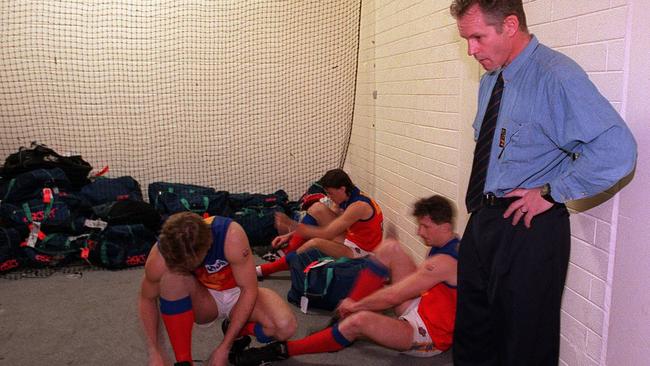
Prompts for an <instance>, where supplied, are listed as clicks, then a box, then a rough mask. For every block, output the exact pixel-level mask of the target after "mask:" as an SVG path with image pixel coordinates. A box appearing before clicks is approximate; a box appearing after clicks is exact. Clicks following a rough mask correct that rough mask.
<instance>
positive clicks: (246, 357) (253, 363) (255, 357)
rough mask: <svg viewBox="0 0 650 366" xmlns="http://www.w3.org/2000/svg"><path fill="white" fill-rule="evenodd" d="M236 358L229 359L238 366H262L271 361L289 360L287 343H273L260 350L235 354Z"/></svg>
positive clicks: (254, 349) (250, 349)
mask: <svg viewBox="0 0 650 366" xmlns="http://www.w3.org/2000/svg"><path fill="white" fill-rule="evenodd" d="M232 355H233V356H234V357H233V358H229V360H230V362H231V363H233V364H234V365H236V366H260V365H264V364H266V363H267V362H271V361H282V360H286V359H287V358H289V355H288V354H287V343H286V342H272V343H269V344H267V345H266V346H263V347H259V348H249V349H247V350H244V351H241V352H238V353H233V354H232Z"/></svg>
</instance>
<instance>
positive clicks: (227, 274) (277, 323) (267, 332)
mask: <svg viewBox="0 0 650 366" xmlns="http://www.w3.org/2000/svg"><path fill="white" fill-rule="evenodd" d="M157 300H158V301H159V305H160V306H159V307H158V303H157V302H158V301H157ZM159 310H160V311H159ZM159 313H160V315H161V317H162V319H163V322H164V324H165V328H166V329H167V334H168V335H169V340H170V343H171V345H172V348H173V350H174V354H175V356H176V361H177V363H176V364H177V365H192V354H191V344H192V338H191V337H192V326H193V324H194V323H198V324H209V323H212V322H213V321H215V320H218V319H229V327H228V328H227V331H226V332H225V334H224V339H223V341H222V342H221V343H220V344H219V345H218V346H217V347H216V348H215V349H214V351H213V352H212V354H211V355H210V363H209V364H210V365H226V364H227V363H228V353H229V351H230V349H231V347H232V345H233V342H234V341H235V339H236V338H238V337H241V336H243V335H246V334H255V335H256V336H257V338H258V340H260V341H262V342H270V341H272V340H274V339H276V340H284V339H287V338H289V337H291V336H292V335H293V333H294V332H295V329H296V319H295V316H294V314H293V312H292V311H291V309H290V308H289V305H288V304H287V303H286V302H284V301H283V300H282V299H281V298H280V297H279V296H278V295H277V294H276V293H274V292H273V291H271V290H269V289H265V288H258V286H257V279H256V276H255V265H254V262H253V258H252V255H251V250H250V247H249V245H248V238H247V237H246V233H245V232H244V230H243V229H242V227H241V226H239V224H237V223H236V222H233V221H232V220H230V219H229V218H225V217H219V216H215V217H210V218H207V219H205V220H204V219H203V218H201V217H200V216H199V215H196V214H194V213H191V212H182V213H178V214H174V215H172V216H170V217H169V218H168V219H167V221H166V222H165V223H164V225H163V227H162V230H161V233H160V238H159V241H158V243H157V245H155V246H154V247H153V248H152V249H151V252H150V254H149V257H148V259H147V263H146V265H145V273H144V278H143V280H142V286H141V291H140V318H141V320H142V323H143V327H144V331H145V334H146V337H147V343H148V344H147V346H148V352H149V364H150V365H163V364H164V363H165V357H164V356H163V352H162V350H161V347H160V344H159V343H158V323H159V316H158V314H159Z"/></svg>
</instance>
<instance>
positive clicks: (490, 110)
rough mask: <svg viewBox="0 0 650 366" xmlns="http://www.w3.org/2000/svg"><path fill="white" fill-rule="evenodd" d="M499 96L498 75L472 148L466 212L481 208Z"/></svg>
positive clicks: (500, 76) (499, 81) (501, 89)
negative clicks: (476, 139)
mask: <svg viewBox="0 0 650 366" xmlns="http://www.w3.org/2000/svg"><path fill="white" fill-rule="evenodd" d="M501 94H503V76H502V75H501V73H499V76H498V77H497V82H496V84H495V85H494V88H493V89H492V96H491V97H490V102H489V103H488V107H487V110H486V111H485V116H484V117H483V123H482V124H481V131H479V134H478V141H476V147H475V148H474V162H473V163H472V173H471V175H470V178H469V185H468V186H467V196H465V204H466V205H467V212H474V211H476V210H478V209H479V208H480V207H481V199H482V197H483V189H484V188H485V177H486V176H487V168H488V163H489V162H490V150H491V147H492V140H493V138H494V130H495V129H496V126H497V117H498V116H499V106H500V105H501Z"/></svg>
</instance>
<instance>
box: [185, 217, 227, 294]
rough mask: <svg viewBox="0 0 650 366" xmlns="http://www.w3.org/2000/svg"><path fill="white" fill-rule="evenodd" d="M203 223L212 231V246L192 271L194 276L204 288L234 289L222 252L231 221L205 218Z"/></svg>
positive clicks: (222, 218) (223, 218)
mask: <svg viewBox="0 0 650 366" xmlns="http://www.w3.org/2000/svg"><path fill="white" fill-rule="evenodd" d="M205 222H206V223H208V224H210V228H211V230H212V246H211V247H210V249H209V250H208V254H207V255H206V256H205V258H204V259H203V263H202V264H201V266H200V267H199V268H197V269H196V270H194V275H195V276H196V279H197V280H199V282H201V283H202V284H203V285H204V286H205V287H207V288H211V289H213V290H217V291H223V290H227V289H230V288H233V287H236V286H237V283H236V282H235V277H234V276H233V274H232V268H231V267H230V263H228V261H227V260H226V255H225V252H224V244H225V242H226V234H227V233H228V227H229V226H230V223H231V222H232V220H231V219H229V218H227V217H221V216H212V217H208V218H206V219H205Z"/></svg>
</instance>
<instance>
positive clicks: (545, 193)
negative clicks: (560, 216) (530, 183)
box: [539, 183, 556, 203]
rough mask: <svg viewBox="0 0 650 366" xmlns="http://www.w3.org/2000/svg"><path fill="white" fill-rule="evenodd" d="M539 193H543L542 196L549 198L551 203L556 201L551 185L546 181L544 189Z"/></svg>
mask: <svg viewBox="0 0 650 366" xmlns="http://www.w3.org/2000/svg"><path fill="white" fill-rule="evenodd" d="M539 194H540V195H542V198H543V199H545V200H547V201H548V202H550V203H556V202H555V200H554V199H553V197H551V185H550V184H548V183H546V184H544V185H543V186H542V189H541V190H540V191H539Z"/></svg>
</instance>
